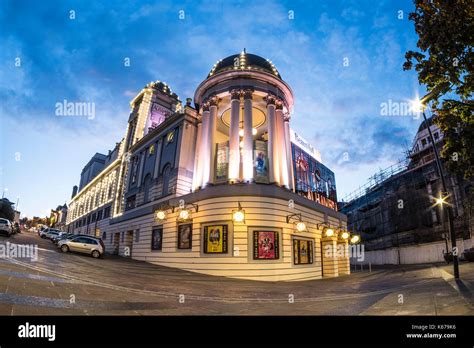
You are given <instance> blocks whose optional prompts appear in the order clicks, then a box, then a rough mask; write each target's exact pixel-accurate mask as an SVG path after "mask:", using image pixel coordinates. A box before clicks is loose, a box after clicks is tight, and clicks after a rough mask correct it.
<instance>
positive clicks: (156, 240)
mask: <svg viewBox="0 0 474 348" xmlns="http://www.w3.org/2000/svg"><path fill="white" fill-rule="evenodd" d="M162 244H163V227H160V228H154V229H153V231H152V232H151V250H161V247H162Z"/></svg>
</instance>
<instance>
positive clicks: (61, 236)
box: [51, 232, 76, 245]
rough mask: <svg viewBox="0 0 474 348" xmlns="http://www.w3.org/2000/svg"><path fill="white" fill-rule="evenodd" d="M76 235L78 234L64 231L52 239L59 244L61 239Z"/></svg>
mask: <svg viewBox="0 0 474 348" xmlns="http://www.w3.org/2000/svg"><path fill="white" fill-rule="evenodd" d="M75 236H76V235H75V234H74V233H68V232H62V233H60V234H58V235H57V236H56V237H53V238H52V239H51V241H52V242H53V243H54V244H56V245H58V243H59V241H60V240H62V239H66V238H69V239H71V238H74V237H75Z"/></svg>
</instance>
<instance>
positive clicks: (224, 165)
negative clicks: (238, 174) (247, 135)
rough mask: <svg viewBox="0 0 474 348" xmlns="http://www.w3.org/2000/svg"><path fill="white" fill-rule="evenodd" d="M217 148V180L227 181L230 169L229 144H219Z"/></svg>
mask: <svg viewBox="0 0 474 348" xmlns="http://www.w3.org/2000/svg"><path fill="white" fill-rule="evenodd" d="M216 146H217V150H216V154H217V155H216V162H217V163H216V180H217V181H222V180H223V181H226V180H227V172H228V167H229V143H228V142H224V143H219V144H217V145H216Z"/></svg>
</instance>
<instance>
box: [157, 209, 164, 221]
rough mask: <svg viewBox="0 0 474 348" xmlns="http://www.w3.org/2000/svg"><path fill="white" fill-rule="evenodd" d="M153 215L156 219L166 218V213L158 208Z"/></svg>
mask: <svg viewBox="0 0 474 348" xmlns="http://www.w3.org/2000/svg"><path fill="white" fill-rule="evenodd" d="M155 216H156V218H157V219H158V220H164V219H165V218H166V214H165V212H164V211H163V210H158V211H157V212H156V215H155Z"/></svg>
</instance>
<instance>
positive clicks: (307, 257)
mask: <svg viewBox="0 0 474 348" xmlns="http://www.w3.org/2000/svg"><path fill="white" fill-rule="evenodd" d="M293 255H294V264H295V265H308V264H312V263H313V241H311V240H306V239H293Z"/></svg>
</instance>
